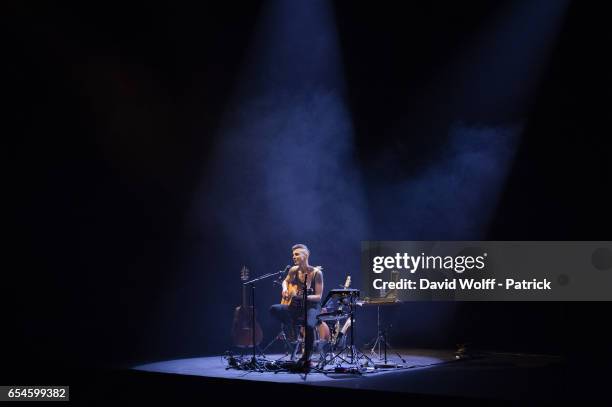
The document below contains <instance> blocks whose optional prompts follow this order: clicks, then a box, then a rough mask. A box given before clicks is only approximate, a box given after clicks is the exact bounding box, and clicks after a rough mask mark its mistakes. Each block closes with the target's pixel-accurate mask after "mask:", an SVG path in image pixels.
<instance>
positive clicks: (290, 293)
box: [270, 244, 323, 366]
mask: <svg viewBox="0 0 612 407" xmlns="http://www.w3.org/2000/svg"><path fill="white" fill-rule="evenodd" d="M291 250H292V256H293V264H294V265H293V267H291V268H290V269H289V272H288V273H287V277H286V278H285V279H284V280H283V284H282V285H283V292H282V301H281V304H275V305H273V306H272V307H271V308H270V313H271V314H272V316H273V317H274V318H276V319H277V320H279V321H280V322H282V323H283V324H285V326H292V325H293V324H294V320H295V319H296V318H298V317H299V316H302V315H304V308H303V307H302V302H303V301H302V298H303V287H304V276H306V277H307V280H306V287H307V291H306V292H307V294H308V295H307V297H306V299H307V301H306V303H307V307H306V309H307V318H306V329H305V331H306V338H305V344H304V354H303V355H302V359H301V361H302V362H303V363H304V364H306V365H307V366H310V364H309V363H310V355H311V353H312V348H313V344H314V339H315V332H314V330H315V326H316V324H317V315H318V314H319V313H320V312H321V295H322V293H323V272H322V271H321V267H320V266H318V267H313V266H311V265H310V264H308V258H309V257H310V251H309V250H308V247H306V245H304V244H296V245H295V246H293V247H292V248H291ZM302 318H303V317H302Z"/></svg>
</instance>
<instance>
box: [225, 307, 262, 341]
mask: <svg viewBox="0 0 612 407" xmlns="http://www.w3.org/2000/svg"><path fill="white" fill-rule="evenodd" d="M252 315H253V307H250V306H247V307H244V306H242V305H240V306H238V307H236V310H235V311H234V321H233V322H232V341H233V342H234V345H235V346H238V347H241V348H246V347H251V346H253V330H252V327H251V325H252V324H253V321H252ZM255 316H256V317H257V314H255ZM262 339H263V331H262V330H261V326H260V325H259V322H257V319H255V345H259V344H260V343H261V340H262Z"/></svg>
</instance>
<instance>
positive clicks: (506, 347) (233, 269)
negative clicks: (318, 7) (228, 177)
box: [2, 1, 612, 372]
mask: <svg viewBox="0 0 612 407" xmlns="http://www.w3.org/2000/svg"><path fill="white" fill-rule="evenodd" d="M421 3H423V4H421ZM500 4H501V3H500ZM333 5H334V12H335V18H336V23H337V29H338V33H339V40H340V46H341V50H342V59H343V62H344V68H343V69H344V75H345V80H346V87H347V89H348V93H347V94H348V105H349V110H350V114H351V118H352V123H353V126H354V131H355V135H356V139H355V145H356V148H355V151H356V155H357V156H356V160H357V161H358V162H360V163H361V165H360V169H361V171H362V175H363V177H364V180H365V183H366V184H367V185H370V186H371V187H372V188H375V189H377V188H380V185H381V184H380V183H382V182H383V181H381V180H384V179H389V178H391V179H393V178H397V177H410V176H411V174H414V173H418V171H419V169H420V168H423V167H425V166H427V163H428V162H429V161H430V160H432V159H434V158H433V157H435V152H436V151H437V150H439V149H440V148H443V147H444V143H445V141H446V140H445V138H444V134H445V133H444V132H443V131H440V129H441V128H445V127H446V126H447V125H448V123H449V122H450V121H452V120H453V119H454V118H453V117H452V116H451V115H449V114H447V112H442V113H441V112H440V110H439V109H433V108H432V106H435V105H437V102H436V100H431V96H430V94H429V93H428V91H427V90H428V89H427V88H426V87H424V86H425V85H421V84H423V83H427V80H428V78H429V76H430V75H431V73H432V72H433V71H434V70H435V69H434V68H436V67H438V66H439V65H441V64H442V65H443V64H444V61H445V60H446V58H447V57H448V56H449V55H450V54H451V53H452V52H453V50H455V49H456V47H457V46H458V44H461V42H462V41H463V40H464V39H465V38H467V37H468V36H469V35H470V34H471V33H472V32H473V30H475V27H477V26H478V24H480V23H482V22H483V21H486V19H487V18H488V17H489V16H490V15H491V13H492V12H494V11H495V9H496V7H501V6H500V5H499V4H498V2H478V1H477V2H470V3H469V4H468V5H466V4H464V2H461V3H458V2H449V3H445V2H437V1H436V2H419V3H413V4H412V5H410V6H407V5H403V6H402V8H401V9H400V8H399V6H398V5H392V4H391V3H389V4H386V5H381V6H380V7H378V6H377V7H374V5H373V4H371V3H368V4H365V3H363V4H361V3H355V2H334V3H333ZM601 7H603V6H602V5H601V4H595V3H587V2H572V3H571V5H570V8H569V11H568V13H567V16H566V19H565V21H564V25H563V29H562V32H561V34H560V36H559V37H558V39H557V41H556V42H555V47H554V49H553V50H552V54H551V59H550V64H549V65H547V67H546V68H545V70H544V73H543V75H542V80H541V81H540V83H539V84H538V85H537V89H536V92H535V94H534V96H533V97H532V98H531V99H530V100H529V104H528V105H526V106H524V107H525V108H527V110H528V115H527V117H526V118H525V117H524V116H523V117H524V118H525V120H526V121H525V127H524V131H523V134H522V136H521V142H520V145H519V148H518V152H517V155H516V158H515V160H514V162H513V165H512V168H511V171H510V173H509V178H508V180H507V183H506V185H505V187H504V189H503V191H502V195H501V197H500V198H499V202H498V203H497V206H496V207H495V208H494V213H493V217H492V220H491V223H490V224H489V226H488V229H487V231H486V233H485V235H484V236H483V240H485V239H488V240H609V239H610V226H611V222H610V215H609V207H610V205H609V199H608V198H607V195H608V194H607V192H609V189H610V184H611V180H612V177H611V173H610V164H609V162H608V156H609V153H610V150H609V142H608V138H609V136H610V130H609V127H610V126H609V124H610V121H609V118H610V115H609V99H608V97H609V90H610V89H609V72H610V71H611V68H612V67H611V66H610V63H609V62H608V59H607V58H606V53H607V52H608V51H609V46H610V32H609V29H607V28H606V26H607V25H606V24H605V23H607V22H606V21H604V17H603V16H604V14H605V13H604V12H603V10H602V9H601ZM260 10H261V5H260V4H259V2H245V3H240V4H239V5H233V6H221V5H211V4H202V5H200V6H196V7H195V8H189V9H183V8H180V7H178V6H171V5H159V6H154V5H150V4H144V3H143V4H140V5H132V6H129V5H122V6H120V7H110V6H108V5H107V4H104V3H99V4H97V5H91V4H88V5H80V6H65V5H64V6H59V5H53V6H51V5H39V6H32V5H24V4H22V3H20V2H12V3H11V4H10V5H9V12H8V14H7V16H6V27H7V29H8V36H7V37H6V38H5V39H6V41H5V43H6V45H7V47H8V49H6V50H5V56H4V58H3V59H4V61H5V62H4V64H5V66H6V68H7V70H8V72H7V73H6V74H5V75H4V82H5V83H4V86H3V88H4V89H5V100H7V101H8V102H9V104H10V108H9V110H8V112H9V120H8V122H7V123H6V124H5V126H6V127H5V131H4V132H3V133H4V138H5V140H6V141H7V142H8V144H7V147H6V149H5V151H6V153H7V155H8V160H6V163H7V169H6V171H5V174H6V178H7V180H8V186H9V188H8V190H5V198H6V199H7V200H8V201H9V202H10V203H11V204H12V205H11V207H12V208H14V211H12V212H11V214H10V215H9V217H10V218H9V222H8V223H9V226H10V228H9V231H8V233H7V235H8V236H7V237H8V241H9V245H8V246H5V247H6V248H7V252H6V256H7V257H5V262H4V273H3V278H2V287H3V295H2V297H3V300H4V301H6V305H5V306H4V307H3V309H4V313H3V314H4V316H5V318H4V319H3V324H4V327H3V329H2V331H3V340H4V341H6V344H5V345H4V346H3V355H2V365H3V369H6V370H5V371H6V372H10V371H11V369H14V368H24V369H25V368H31V367H32V366H37V367H42V366H44V367H46V368H49V367H53V366H60V365H61V366H64V367H65V366H68V367H72V366H74V367H83V366H100V365H126V366H128V365H130V364H132V363H137V362H146V361H152V360H158V359H162V358H175V357H189V356H198V355H203V354H219V353H221V352H222V351H223V350H225V349H227V348H229V347H230V336H229V331H230V327H231V321H232V313H233V309H234V307H235V306H236V305H238V303H239V302H240V282H239V280H238V275H239V270H240V267H241V265H242V264H253V263H254V264H256V265H259V266H260V267H259V268H258V269H257V270H253V271H254V274H256V275H257V274H262V273H263V272H268V271H275V270H276V269H275V267H277V269H282V268H283V267H284V265H285V264H287V262H288V261H289V248H290V246H291V244H292V243H295V241H294V240H292V239H289V238H287V237H286V236H284V237H282V238H279V239H278V242H277V244H276V245H275V246H271V247H270V248H269V251H268V252H265V253H257V256H260V257H262V258H265V261H264V260H261V259H260V258H258V259H254V258H253V257H254V254H253V253H252V252H248V251H244V250H241V247H240V246H239V245H237V243H236V242H233V241H232V240H231V239H230V238H228V237H227V236H226V235H225V234H224V230H223V229H222V227H220V226H219V219H218V216H219V215H218V214H217V208H221V207H222V206H223V205H224V202H218V201H210V202H206V201H205V203H204V204H203V206H202V208H201V216H203V217H204V218H205V219H207V220H208V222H205V224H206V225H208V227H207V229H206V230H203V231H200V233H198V234H193V233H191V232H186V227H185V224H186V223H188V222H189V219H188V216H187V214H188V213H189V211H190V208H191V205H192V202H193V200H194V199H195V197H196V196H197V195H198V194H199V193H201V191H202V189H203V190H204V191H206V185H204V186H202V185H201V180H202V178H203V176H205V175H206V173H205V171H206V168H207V163H208V162H209V161H210V160H211V159H212V157H211V155H212V154H213V149H212V146H213V144H214V143H215V138H219V137H223V134H222V133H220V132H218V131H216V130H218V128H219V125H220V117H221V115H222V114H223V112H224V109H225V108H226V107H227V105H228V104H229V103H230V100H229V98H230V95H231V93H232V91H233V89H234V86H235V84H236V82H237V80H238V78H237V77H238V73H239V72H240V69H241V64H242V63H243V61H244V57H245V53H246V50H247V49H248V46H249V44H250V43H249V41H250V38H251V36H252V34H253V30H254V29H255V26H256V23H257V18H258V13H259V12H260ZM406 44H408V46H407V45H406ZM405 47H408V48H409V49H410V50H411V52H410V54H408V53H406V52H404V50H405ZM415 56H416V57H415ZM406 88H409V89H416V91H414V92H412V93H411V92H407V91H400V90H399V89H406ZM382 101H384V103H382ZM466 117H467V118H465V117H464V119H466V120H468V121H469V120H470V118H469V112H468V113H467V116H466ZM398 118H399V119H398ZM400 119H401V120H402V123H404V124H403V126H405V127H406V128H408V129H410V136H409V137H410V142H411V148H410V149H406V150H402V151H401V152H402V156H403V157H404V159H402V160H395V161H393V162H392V163H390V164H389V163H386V165H381V163H380V162H376V160H374V161H373V160H372V159H371V157H373V156H374V157H375V156H376V152H377V151H378V149H380V148H381V146H385V145H387V146H388V145H393V144H394V143H395V144H397V142H398V140H397V137H398V136H397V132H392V131H386V124H387V123H388V122H390V121H394V120H395V121H397V120H400ZM496 120H497V118H496V117H494V116H491V117H490V122H491V123H495V122H496ZM400 148H401V147H400ZM417 152H418V153H417ZM387 164H388V165H387ZM228 171H231V168H229V167H228ZM377 190H380V189H377ZM483 199H487V198H486V197H483ZM247 204H248V199H246V200H245V205H247ZM370 204H371V206H372V207H375V208H376V207H377V205H378V203H377V201H376V199H375V198H372V201H371V202H370ZM371 216H372V219H374V220H376V221H377V222H378V224H379V225H380V226H379V228H378V229H377V231H376V236H371V237H372V240H374V239H379V240H383V239H387V240H412V238H414V236H413V235H410V234H408V233H407V234H402V233H401V230H402V228H401V225H399V226H400V227H398V225H397V224H394V223H393V219H384V218H382V220H381V218H379V217H380V216H381V215H380V214H379V213H378V214H376V213H373V214H371ZM386 227H388V230H390V231H391V230H392V232H389V233H385V230H386V229H385V228H386ZM423 227H425V228H426V227H427V224H425V225H423ZM187 229H188V228H187ZM259 233H261V234H265V233H266V230H262V231H260V232H259ZM253 238H254V239H256V238H257V237H253ZM434 238H435V239H436V240H444V239H454V238H460V237H459V236H455V235H453V236H450V235H447V236H445V235H444V233H439V234H438V235H436V236H432V239H434ZM269 240H274V236H271V237H269ZM307 243H308V244H309V245H310V243H311V242H310V241H309V242H307ZM326 244H328V242H326V241H325V237H321V238H320V240H319V241H316V242H315V244H314V245H311V248H312V250H313V257H315V260H314V263H315V264H319V262H320V264H324V265H325V266H326V267H328V268H330V269H332V270H333V269H334V268H335V269H342V262H343V259H342V258H334V257H333V256H331V255H329V254H328V255H326V256H319V257H318V258H316V255H317V249H318V248H320V247H321V246H322V245H326ZM313 246H314V247H313ZM319 252H321V251H319ZM354 253H355V259H353V260H351V261H352V264H358V258H357V257H358V248H356V250H355V251H354ZM343 276H344V274H342V273H336V274H333V273H331V274H328V275H327V277H328V284H329V285H328V288H329V287H330V286H334V285H337V284H340V283H342V281H343ZM277 290H278V289H277V288H274V287H271V286H268V285H266V286H265V287H262V288H261V292H260V296H259V297H258V299H259V300H260V301H261V303H260V304H259V307H261V310H262V312H261V316H260V320H261V322H262V324H263V326H264V331H265V333H266V340H268V339H270V338H271V336H272V335H273V333H275V330H276V329H277V328H276V325H275V324H274V323H273V322H272V321H270V320H269V318H268V316H267V315H266V312H265V308H267V306H269V305H270V304H272V303H273V302H274V301H275V300H276V296H277V295H278V294H277ZM402 307H403V308H401V309H399V310H397V309H396V310H393V311H390V312H389V315H387V320H388V322H389V323H393V327H392V334H391V335H392V338H393V343H394V344H395V345H396V346H399V345H407V346H422V347H445V348H449V347H450V348H453V347H454V346H455V344H456V343H459V342H465V341H469V342H470V343H471V344H472V345H473V346H474V347H478V348H480V349H494V350H503V351H521V352H537V353H547V354H564V355H568V356H569V357H570V358H572V359H584V360H592V361H596V360H597V356H598V355H599V354H600V353H603V352H609V344H610V343H611V342H610V339H611V338H610V334H609V333H607V330H605V326H606V325H608V324H607V323H606V321H609V319H610V314H609V310H610V306H609V304H607V303H486V304H484V303H482V304H481V303H462V304H448V303H415V304H404V305H402ZM366 314H367V315H364V316H363V320H364V324H363V325H362V326H364V330H363V333H362V334H361V336H362V337H363V339H364V340H365V339H366V338H367V337H370V336H371V335H373V334H375V332H373V331H372V328H371V326H372V321H373V315H372V313H371V312H369V313H368V312H366ZM366 326H367V327H369V328H366ZM583 356H586V357H584V358H583ZM24 366H25V367H24Z"/></svg>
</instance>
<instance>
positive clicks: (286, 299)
mask: <svg viewBox="0 0 612 407" xmlns="http://www.w3.org/2000/svg"><path fill="white" fill-rule="evenodd" d="M297 293H298V286H297V284H287V295H285V296H283V297H282V298H281V302H280V303H281V304H284V305H291V300H293V297H295V296H296V295H297Z"/></svg>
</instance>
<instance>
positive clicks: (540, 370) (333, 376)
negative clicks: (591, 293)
mask: <svg viewBox="0 0 612 407" xmlns="http://www.w3.org/2000/svg"><path fill="white" fill-rule="evenodd" d="M400 354H401V355H402V357H403V359H404V360H405V363H403V362H402V361H401V360H400V359H399V357H398V356H397V355H389V360H390V361H393V362H395V363H398V364H399V365H400V366H401V367H399V368H392V369H372V368H370V369H369V370H367V371H366V372H365V373H363V374H361V375H358V374H351V373H333V372H330V373H319V372H315V371H313V372H311V373H309V374H307V375H306V374H303V373H300V374H298V373H287V372H273V371H264V372H259V371H244V370H238V369H234V368H229V369H228V368H227V363H226V362H225V360H224V358H223V357H222V356H213V357H199V358H190V359H178V360H167V361H160V362H155V363H148V364H143V365H139V366H135V367H134V368H133V370H136V371H145V372H155V373H165V374H173V375H189V376H201V377H207V378H217V379H223V380H242V381H251V382H254V381H261V382H274V383H280V384H282V383H285V384H302V385H306V386H326V387H336V388H351V389H363V390H378V391H388V392H397V393H411V394H421V395H439V396H451V397H466V398H479V399H482V398H485V399H506V400H522V399H525V398H527V399H532V400H552V399H562V398H563V392H564V389H563V386H560V383H562V382H563V378H564V375H565V371H564V369H563V365H562V361H561V359H560V358H559V357H555V356H548V355H527V354H509V353H494V352H486V353H485V352H481V353H479V354H477V355H476V354H473V355H472V356H471V357H468V358H464V359H457V358H456V357H455V353H454V351H447V350H427V349H402V350H400ZM247 356H248V355H247ZM281 356H283V355H267V359H268V360H274V359H278V358H281ZM368 356H371V355H370V354H368ZM374 361H375V362H377V360H376V359H374Z"/></svg>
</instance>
